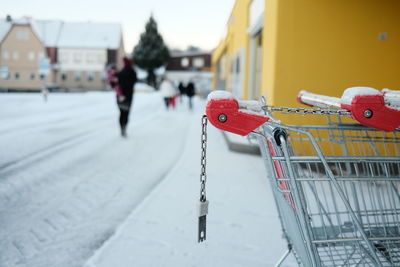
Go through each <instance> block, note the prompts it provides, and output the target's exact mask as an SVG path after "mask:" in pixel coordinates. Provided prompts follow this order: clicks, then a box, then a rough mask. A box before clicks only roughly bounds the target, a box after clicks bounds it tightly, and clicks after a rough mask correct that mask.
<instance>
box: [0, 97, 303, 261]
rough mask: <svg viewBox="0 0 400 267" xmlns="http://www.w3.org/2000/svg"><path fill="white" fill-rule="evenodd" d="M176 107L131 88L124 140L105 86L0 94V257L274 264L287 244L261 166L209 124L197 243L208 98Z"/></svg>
mask: <svg viewBox="0 0 400 267" xmlns="http://www.w3.org/2000/svg"><path fill="white" fill-rule="evenodd" d="M177 104H178V108H177V110H170V111H168V112H167V111H165V107H164V106H163V102H162V97H161V96H160V95H159V94H158V93H136V94H135V97H134V105H133V110H132V111H131V112H132V113H131V122H130V124H129V127H128V138H127V139H122V138H120V136H119V130H118V127H117V109H116V105H115V96H114V95H113V93H112V92H108V93H71V94H62V93H59V94H55V93H52V94H50V95H49V101H48V102H47V103H44V102H43V99H42V97H41V95H40V94H10V93H9V94H0V107H1V110H2V112H1V113H0V136H1V138H0V147H2V151H3V152H2V153H0V213H1V214H2V216H0V224H1V228H0V250H1V253H0V266H29V267H39V266H52V267H53V266H68V267H70V266H82V265H84V264H85V262H86V263H87V266H98V267H101V266H118V267H119V266H146V267H147V266H167V267H168V266H171V267H172V266H174V267H175V266H272V265H273V264H274V263H275V262H276V261H277V260H278V258H279V257H280V256H281V255H282V254H283V252H284V251H285V250H286V242H285V241H284V240H283V239H282V237H281V227H280V224H279V219H278V215H277V213H276V209H275V204H274V200H273V198H272V193H271V190H270V187H269V181H268V180H267V177H266V172H265V170H264V163H263V161H262V159H261V158H260V157H258V156H250V155H245V154H238V153H233V152H230V151H229V150H228V148H227V146H226V143H225V140H224V139H223V136H222V135H221V133H220V132H219V130H216V129H215V128H213V127H212V126H211V125H210V126H209V127H208V145H207V148H208V151H207V163H208V165H207V172H208V179H207V185H206V189H207V198H208V200H209V201H210V207H209V215H208V216H207V241H206V242H205V243H201V244H198V243H197V240H196V238H197V203H198V197H199V190H200V182H199V180H200V179H199V175H200V142H198V141H199V140H200V131H201V125H200V121H201V115H202V114H203V113H204V107H205V101H204V100H200V99H198V98H195V102H194V104H195V108H196V109H195V111H192V112H190V111H189V109H188V108H187V103H186V102H184V103H182V104H180V101H179V100H178V101H177ZM284 266H297V264H295V261H294V258H293V256H290V257H289V259H288V260H287V261H286V262H285V265H284Z"/></svg>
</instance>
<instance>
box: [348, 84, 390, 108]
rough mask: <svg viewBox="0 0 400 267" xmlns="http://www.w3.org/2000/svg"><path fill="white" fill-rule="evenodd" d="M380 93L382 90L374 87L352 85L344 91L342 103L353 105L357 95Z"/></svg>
mask: <svg viewBox="0 0 400 267" xmlns="http://www.w3.org/2000/svg"><path fill="white" fill-rule="evenodd" d="M380 94H382V93H381V92H380V91H378V90H376V89H375V88H372V87H350V88H347V89H346V90H345V91H344V92H343V95H342V103H343V104H347V105H351V101H353V97H355V96H357V95H380Z"/></svg>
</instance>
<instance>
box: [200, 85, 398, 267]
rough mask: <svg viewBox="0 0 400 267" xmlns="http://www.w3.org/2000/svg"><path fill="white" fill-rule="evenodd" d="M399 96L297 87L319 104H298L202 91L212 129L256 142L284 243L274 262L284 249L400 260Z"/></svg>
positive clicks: (308, 255) (321, 262) (306, 261)
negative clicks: (301, 120) (315, 121)
mask: <svg viewBox="0 0 400 267" xmlns="http://www.w3.org/2000/svg"><path fill="white" fill-rule="evenodd" d="M399 97H400V93H399V92H398V91H390V90H383V91H376V90H375V91H373V90H361V89H360V88H357V89H350V90H347V91H346V92H345V94H344V95H343V97H342V98H332V97H326V96H320V95H316V94H311V93H307V92H304V91H303V92H301V93H300V94H299V96H298V99H299V101H300V102H302V103H305V104H308V105H312V106H315V107H318V108H317V109H304V108H275V107H270V106H267V105H266V104H265V103H262V104H257V103H255V102H253V101H251V102H249V101H237V100H236V99H234V98H233V96H232V95H231V94H229V93H228V92H222V91H216V92H213V93H211V94H210V96H209V99H208V103H207V108H206V114H207V117H208V120H209V121H210V122H211V123H212V124H213V125H214V126H216V127H217V128H219V129H222V130H225V131H229V132H233V133H236V134H241V135H250V136H252V137H254V138H257V139H258V140H259V143H260V148H261V152H262V158H263V160H264V162H265V165H266V169H267V177H268V178H269V181H270V182H271V187H272V192H273V196H274V199H275V203H276V207H277V210H278V214H279V217H280V220H281V225H282V231H283V234H284V237H285V239H286V240H287V242H288V247H289V249H288V251H287V252H286V253H285V254H284V256H283V257H282V258H281V259H280V260H279V261H278V263H277V265H278V266H279V265H280V264H281V263H282V262H283V261H284V259H285V258H286V256H287V255H288V254H289V253H290V252H293V254H294V255H295V258H296V260H297V261H298V263H299V264H300V265H301V266H400V131H399V129H398V127H399V126H400V108H399V107H400V101H399V99H400V98H399ZM277 111H280V112H284V113H290V114H291V115H293V116H298V114H302V115H306V116H317V115H321V114H323V115H326V116H327V118H328V122H327V123H326V124H325V125H286V124H284V123H283V122H280V121H278V120H276V119H274V118H273V116H272V113H273V112H277ZM260 112H264V114H262V113H260ZM343 116H350V117H352V118H353V119H355V120H357V121H358V122H360V123H361V124H349V123H344V122H343V121H342V117H343ZM365 121H367V123H365Z"/></svg>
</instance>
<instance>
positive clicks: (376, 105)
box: [297, 87, 400, 132]
mask: <svg viewBox="0 0 400 267" xmlns="http://www.w3.org/2000/svg"><path fill="white" fill-rule="evenodd" d="M297 99H298V100H299V102H301V103H303V104H306V105H310V106H314V107H320V108H336V109H345V110H348V111H350V112H351V117H352V118H353V119H355V120H356V121H358V122H359V123H360V124H362V125H366V126H370V127H373V128H376V129H379V130H383V131H387V132H390V131H393V130H395V129H396V128H398V127H400V91H393V90H388V89H384V90H382V91H378V90H376V89H374V88H370V87H352V88H348V89H346V90H345V91H344V93H343V95H342V97H341V98H337V97H329V96H324V95H317V94H313V93H309V92H306V91H301V92H300V93H299V94H298V96H297Z"/></svg>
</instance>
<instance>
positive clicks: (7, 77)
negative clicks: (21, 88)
mask: <svg viewBox="0 0 400 267" xmlns="http://www.w3.org/2000/svg"><path fill="white" fill-rule="evenodd" d="M10 77H11V72H8V73H7V75H6V77H5V79H6V80H9V79H10Z"/></svg>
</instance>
